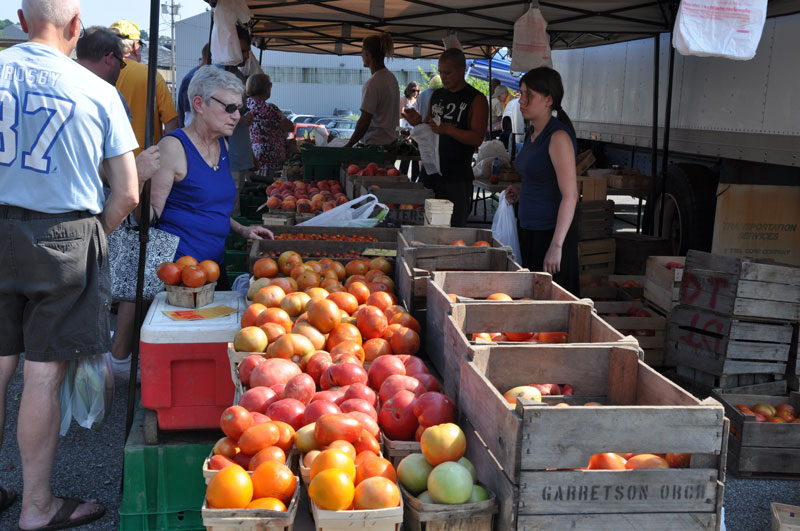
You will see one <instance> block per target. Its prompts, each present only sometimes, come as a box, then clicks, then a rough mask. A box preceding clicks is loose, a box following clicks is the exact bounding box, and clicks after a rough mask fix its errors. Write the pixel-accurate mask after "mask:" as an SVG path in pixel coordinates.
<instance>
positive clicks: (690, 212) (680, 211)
mask: <svg viewBox="0 0 800 531" xmlns="http://www.w3.org/2000/svg"><path fill="white" fill-rule="evenodd" d="M661 178H662V177H661V176H659V178H658V179H656V182H655V187H654V192H653V194H654V197H655V200H653V201H648V205H647V211H646V214H647V215H646V216H645V219H646V220H648V221H649V219H650V214H651V212H652V213H653V214H654V218H653V225H652V226H653V227H654V230H653V231H652V233H653V234H655V235H659V234H663V235H664V236H665V237H667V238H669V239H670V240H671V242H672V252H673V253H674V254H675V255H685V254H686V251H687V250H689V249H697V250H700V251H710V250H711V239H712V236H713V233H714V212H715V210H716V191H717V178H716V177H715V176H714V175H713V173H712V172H711V170H709V169H708V168H707V167H705V166H701V165H699V164H673V165H671V166H670V167H669V170H668V173H667V187H666V195H665V197H664V198H663V208H664V229H665V230H664V231H663V233H662V231H661V208H662V197H661ZM651 205H652V206H651ZM648 225H649V223H648ZM647 228H648V227H645V229H647ZM648 232H650V231H648Z"/></svg>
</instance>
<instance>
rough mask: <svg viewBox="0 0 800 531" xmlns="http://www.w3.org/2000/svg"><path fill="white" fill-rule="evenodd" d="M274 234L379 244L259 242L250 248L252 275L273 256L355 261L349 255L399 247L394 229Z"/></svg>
mask: <svg viewBox="0 0 800 531" xmlns="http://www.w3.org/2000/svg"><path fill="white" fill-rule="evenodd" d="M270 230H271V231H272V233H273V234H274V235H275V236H276V237H277V236H280V235H284V234H289V235H304V234H343V235H346V236H365V237H373V238H375V241H329V240H301V239H296V240H295V239H292V240H257V241H254V242H253V245H252V246H251V247H250V253H249V256H248V263H249V268H250V272H251V273H252V271H253V264H254V263H255V262H256V260H258V259H259V258H263V257H264V256H268V255H269V254H270V253H271V254H274V253H282V252H284V251H295V252H297V253H300V256H302V257H303V258H308V259H311V258H317V257H319V256H320V255H321V254H322V255H325V256H329V257H331V258H352V256H348V253H353V252H357V253H362V252H363V251H364V250H366V249H387V250H393V249H395V247H396V245H397V229H390V228H356V227H305V226H296V225H295V226H285V227H272V228H270Z"/></svg>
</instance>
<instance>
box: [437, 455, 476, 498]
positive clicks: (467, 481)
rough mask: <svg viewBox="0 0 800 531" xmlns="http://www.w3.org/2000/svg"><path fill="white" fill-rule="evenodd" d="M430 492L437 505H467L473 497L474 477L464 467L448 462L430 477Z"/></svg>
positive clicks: (438, 467)
mask: <svg viewBox="0 0 800 531" xmlns="http://www.w3.org/2000/svg"><path fill="white" fill-rule="evenodd" d="M428 492H430V494H431V497H432V498H433V499H434V501H435V502H436V503H446V504H449V505H454V504H458V503H465V502H466V501H467V500H469V497H470V496H471V495H472V475H471V474H470V473H469V470H467V469H466V467H464V466H463V465H460V464H458V463H456V462H455V461H446V462H444V463H442V464H440V465H437V466H436V468H434V469H433V471H432V472H431V473H430V475H429V476H428Z"/></svg>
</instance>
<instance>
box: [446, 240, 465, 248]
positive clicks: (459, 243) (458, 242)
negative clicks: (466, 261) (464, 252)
mask: <svg viewBox="0 0 800 531" xmlns="http://www.w3.org/2000/svg"><path fill="white" fill-rule="evenodd" d="M449 245H452V246H454V247H466V245H467V244H466V243H464V240H453V241H452V242H450V244H449Z"/></svg>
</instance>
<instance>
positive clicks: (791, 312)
mask: <svg viewBox="0 0 800 531" xmlns="http://www.w3.org/2000/svg"><path fill="white" fill-rule="evenodd" d="M681 303H683V304H691V305H692V306H695V307H698V308H704V309H706V310H713V311H715V312H719V313H722V314H726V315H731V316H735V317H754V318H757V319H774V320H779V321H791V322H797V321H800V267H792V266H784V265H774V264H763V263H758V262H753V261H750V260H747V259H740V258H731V257H727V256H722V255H718V254H711V253H704V252H700V251H694V250H690V251H689V253H688V254H687V256H686V269H685V271H684V273H683V280H682V282H681Z"/></svg>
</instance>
